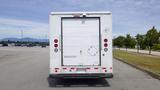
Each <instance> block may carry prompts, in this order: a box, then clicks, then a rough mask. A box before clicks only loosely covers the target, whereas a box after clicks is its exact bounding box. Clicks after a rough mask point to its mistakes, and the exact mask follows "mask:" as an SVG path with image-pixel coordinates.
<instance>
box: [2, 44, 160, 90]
mask: <svg viewBox="0 0 160 90" xmlns="http://www.w3.org/2000/svg"><path fill="white" fill-rule="evenodd" d="M48 67H49V52H48V48H24V47H23V48H13V47H10V48H2V47H0V90H159V89H160V81H159V80H157V79H154V78H152V77H150V76H149V75H148V74H146V73H143V72H141V71H139V70H137V69H135V68H132V67H130V66H128V65H126V64H124V63H122V62H120V61H117V60H114V71H115V72H114V78H113V79H106V80H105V79H102V80H99V79H85V80H84V79H80V80H77V79H71V80H57V81H56V82H57V87H48V81H47V77H48ZM66 84H69V85H70V87H66Z"/></svg>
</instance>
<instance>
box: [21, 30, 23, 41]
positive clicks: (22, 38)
mask: <svg viewBox="0 0 160 90" xmlns="http://www.w3.org/2000/svg"><path fill="white" fill-rule="evenodd" d="M21 42H23V30H21Z"/></svg>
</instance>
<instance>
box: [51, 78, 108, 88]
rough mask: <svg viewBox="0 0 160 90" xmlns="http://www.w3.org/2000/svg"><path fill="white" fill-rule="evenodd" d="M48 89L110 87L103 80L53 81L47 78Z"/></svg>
mask: <svg viewBox="0 0 160 90" xmlns="http://www.w3.org/2000/svg"><path fill="white" fill-rule="evenodd" d="M48 84H49V87H110V84H109V83H108V81H107V80H105V79H53V78H48Z"/></svg>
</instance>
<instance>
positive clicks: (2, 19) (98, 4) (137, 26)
mask: <svg viewBox="0 0 160 90" xmlns="http://www.w3.org/2000/svg"><path fill="white" fill-rule="evenodd" d="M54 11H59V12H61V11H111V12H112V15H113V37H117V36H119V35H126V34H131V35H132V36H135V35H136V34H137V33H139V34H145V33H146V32H147V30H148V29H150V28H152V27H153V26H155V27H156V28H157V29H158V30H160V0H0V39H2V38H8V37H15V38H21V32H22V31H23V37H31V38H48V33H49V14H50V12H54Z"/></svg>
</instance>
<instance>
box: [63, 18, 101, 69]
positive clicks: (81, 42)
mask: <svg viewBox="0 0 160 90" xmlns="http://www.w3.org/2000/svg"><path fill="white" fill-rule="evenodd" d="M61 32H62V34H61V35H62V36H61V38H62V46H61V48H62V65H78V66H83V65H93V66H94V65H95V66H97V65H100V60H101V57H100V56H101V54H100V53H101V52H100V48H101V47H100V18H99V17H93V18H92V17H89V18H87V17H85V18H83V17H82V18H73V17H72V18H62V31H61Z"/></svg>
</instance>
